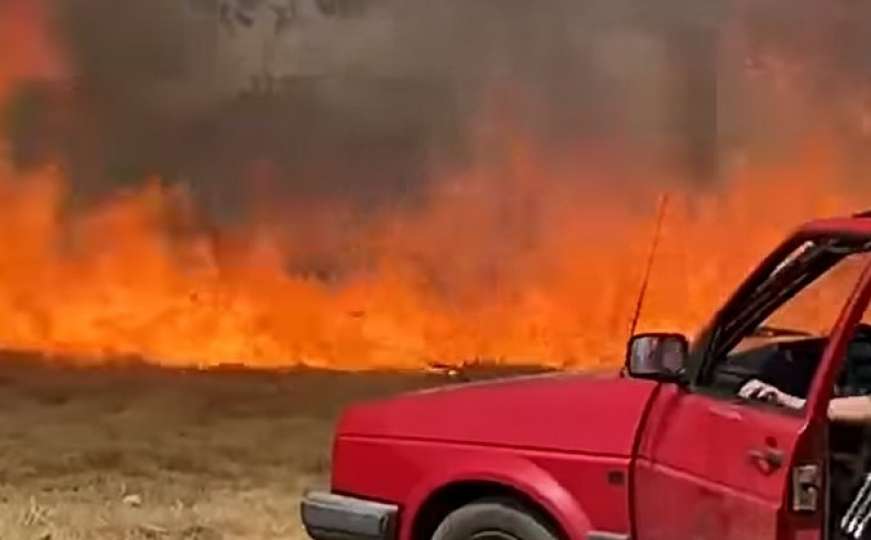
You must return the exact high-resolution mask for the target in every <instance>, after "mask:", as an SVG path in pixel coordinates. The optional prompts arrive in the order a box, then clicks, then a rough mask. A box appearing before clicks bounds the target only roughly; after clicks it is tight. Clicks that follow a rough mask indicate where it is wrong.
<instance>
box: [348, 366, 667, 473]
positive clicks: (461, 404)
mask: <svg viewBox="0 0 871 540" xmlns="http://www.w3.org/2000/svg"><path fill="white" fill-rule="evenodd" d="M655 387H656V383H654V382H651V381H641V380H636V379H628V378H621V377H618V376H617V375H616V374H607V375H581V374H555V375H553V374H551V375H545V376H541V375H538V376H531V377H520V378H515V379H506V380H502V381H491V382H486V383H469V384H460V385H456V386H449V387H443V388H439V389H435V390H425V391H421V392H414V393H410V394H405V395H402V396H399V397H396V398H393V399H388V400H383V401H377V402H371V403H365V404H361V405H357V406H354V407H351V408H350V409H348V410H347V411H346V412H345V414H344V415H343V417H342V420H341V421H340V423H339V428H338V435H339V436H340V437H341V436H345V437H347V436H364V437H379V438H397V439H412V440H429V441H440V442H448V443H458V444H477V445H489V446H502V447H511V448H524V449H538V450H560V451H569V452H583V453H593V454H599V455H610V456H627V455H630V454H631V452H632V446H633V442H634V439H635V434H636V431H637V429H638V424H639V421H640V419H641V417H642V415H643V411H644V409H645V407H646V404H647V402H648V401H649V399H650V397H651V394H652V392H653V390H654V388H655Z"/></svg>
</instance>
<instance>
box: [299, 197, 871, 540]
mask: <svg viewBox="0 0 871 540" xmlns="http://www.w3.org/2000/svg"><path fill="white" fill-rule="evenodd" d="M869 251H871V214H860V215H857V216H854V217H850V218H842V219H832V220H825V221H817V222H812V223H810V224H807V225H805V226H803V227H801V228H800V229H799V230H798V231H797V232H796V233H795V234H793V235H792V236H790V237H789V238H788V239H787V240H786V241H785V242H784V243H783V244H781V245H780V246H779V247H778V248H777V249H776V250H775V251H774V252H773V253H772V254H771V255H770V256H769V257H768V258H766V259H765V260H764V261H763V262H762V263H761V264H760V266H759V267H758V268H757V269H756V270H755V271H754V272H752V273H751V274H750V276H749V277H748V278H747V280H746V281H745V282H744V283H743V284H742V285H741V286H740V287H739V288H738V290H737V291H736V292H735V293H734V295H733V296H732V297H731V298H730V299H728V301H727V302H726V303H725V304H724V306H723V307H722V309H721V310H720V311H719V312H717V313H716V314H715V316H714V317H713V319H712V320H711V322H710V323H709V324H708V325H707V326H706V327H705V329H704V330H703V331H702V332H701V333H700V334H699V335H698V337H697V338H696V339H694V340H693V342H692V344H691V345H690V344H689V342H688V340H687V339H685V338H684V337H683V336H680V335H677V334H645V335H638V336H635V337H633V338H632V340H631V341H630V343H629V346H628V351H627V361H626V366H625V368H624V369H623V370H622V371H621V372H620V373H615V374H610V375H602V374H571V373H559V374H549V375H536V376H529V377H519V378H514V379H506V380H500V381H491V382H487V383H468V384H458V385H455V386H449V387H445V388H440V389H436V390H428V391H422V392H417V393H413V394H409V395H404V396H400V397H398V398H393V399H389V400H385V401H380V402H373V403H366V404H361V405H358V406H354V407H352V408H350V409H349V410H347V411H346V412H345V414H344V416H343V417H342V419H341V421H340V422H339V425H338V428H337V433H336V438H335V445H334V448H333V470H332V480H331V491H330V492H329V493H327V492H312V493H308V494H307V495H306V497H305V498H304V501H303V503H302V518H303V522H304V525H305V527H306V529H307V531H308V533H309V535H310V536H312V537H313V538H314V539H315V540H338V539H353V538H365V539H370V540H429V539H430V538H432V539H434V540H534V539H541V540H585V539H586V540H628V539H630V538H631V539H635V540H677V539H683V538H686V539H700V540H701V539H705V540H725V539H734V540H748V539H751V538H766V539H775V538H777V539H807V540H810V539H817V538H824V537H828V536H829V535H830V532H831V534H840V527H839V524H840V523H841V522H842V521H843V522H850V523H851V524H852V525H855V526H854V527H853V530H854V531H855V530H856V529H857V528H858V527H860V526H861V528H862V529H864V525H866V524H868V521H869V520H871V488H868V487H867V486H866V490H867V491H868V492H869V493H867V494H863V493H858V495H857V492H862V491H863V490H862V489H860V488H861V486H862V481H863V475H864V474H865V471H867V465H868V463H867V461H868V460H867V455H868V446H869V444H868V443H869V442H871V439H869V438H867V437H864V432H863V429H864V428H863V427H862V426H848V425H845V426H836V425H833V424H830V423H829V421H828V419H827V405H828V402H829V401H830V399H833V396H837V395H839V394H850V395H861V394H865V393H871V326H866V325H865V324H864V323H863V322H862V321H863V319H864V318H865V317H866V311H868V304H869V298H871V257H869ZM679 301H680V299H679V298H676V299H675V302H679ZM751 380H759V381H764V382H765V383H768V384H771V385H773V386H776V387H777V388H779V389H781V390H783V391H784V392H787V393H790V394H792V395H794V396H797V397H799V398H802V399H803V400H804V401H802V403H803V406H802V407H801V408H800V409H791V408H785V407H782V406H778V405H776V404H774V403H771V402H769V401H762V400H756V399H752V398H749V399H748V398H742V397H739V395H738V390H739V389H740V388H741V387H742V386H743V385H744V384H746V383H747V382H748V381H751ZM869 399H871V398H869ZM863 497H865V498H867V499H868V500H867V501H865V500H864V499H863ZM851 501H852V502H853V503H854V504H852V506H851V504H850V502H851ZM857 502H858V505H857V504H855V503H857ZM848 506H849V507H850V508H849V511H848ZM851 520H852V521H851ZM869 528H871V527H869ZM858 537H859V536H857V538H858Z"/></svg>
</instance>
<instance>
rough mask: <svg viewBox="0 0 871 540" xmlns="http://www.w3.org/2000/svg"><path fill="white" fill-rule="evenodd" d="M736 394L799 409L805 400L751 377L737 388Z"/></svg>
mask: <svg viewBox="0 0 871 540" xmlns="http://www.w3.org/2000/svg"><path fill="white" fill-rule="evenodd" d="M738 396H740V397H742V398H744V399H755V400H758V401H764V402H767V403H773V404H775V405H780V406H782V407H789V408H790V409H801V408H802V407H804V404H805V400H803V399H801V398H798V397H795V396H791V395H789V394H787V393H785V392H781V391H780V390H778V389H777V388H776V387H774V386H772V385H770V384H768V383H764V382H762V381H760V380H759V379H752V380H750V381H748V382H747V383H746V384H745V385H744V386H742V387H741V389H740V390H738Z"/></svg>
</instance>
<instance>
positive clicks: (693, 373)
mask: <svg viewBox="0 0 871 540" xmlns="http://www.w3.org/2000/svg"><path fill="white" fill-rule="evenodd" d="M838 236H840V235H838V234H831V233H830V234H824V235H818V234H817V235H814V234H802V233H799V234H796V235H793V236H792V237H790V238H789V239H787V240H786V241H785V242H783V244H781V246H779V248H778V249H776V250H775V251H774V252H773V253H772V254H771V255H770V256H769V257H768V258H767V259H766V260H765V261H763V263H762V264H761V265H760V266H759V268H758V269H757V271H756V272H754V273H753V274H751V276H750V277H748V279H747V280H746V281H745V282H744V284H743V285H742V286H741V287H740V288H739V289H738V291H736V293H735V294H734V295H733V297H732V298H730V300H729V302H727V303H726V304H725V306H724V309H723V310H721V313H719V314H718V316H717V317H716V318H715V319H714V322H713V324H712V326H711V328H715V327H716V325H718V324H721V323H722V322H723V320H722V317H721V315H722V314H723V313H726V312H728V311H727V310H728V309H729V307H730V306H735V305H736V304H738V303H740V302H741V301H743V300H744V299H745V298H746V296H747V295H748V294H749V293H750V292H751V291H753V290H754V288H755V286H756V285H757V284H758V283H759V280H760V279H764V277H765V276H766V275H770V273H771V272H772V271H773V268H774V267H775V266H776V265H777V264H779V263H780V261H783V260H785V259H786V257H787V256H788V255H789V253H790V252H791V251H792V250H794V249H795V248H797V247H799V246H800V245H801V244H802V243H803V242H806V241H808V240H817V239H819V238H820V237H823V238H826V237H831V238H837V237H838ZM829 270H830V269H829ZM827 271H828V270H827ZM787 301H789V299H786V300H784V302H782V303H781V304H780V305H783V304H784V303H785V302H787ZM869 301H871V262H869V263H866V265H865V267H864V268H863V269H862V272H861V276H860V278H859V280H858V282H857V283H856V284H855V285H854V287H853V289H852V292H851V293H850V295H849V296H848V297H847V298H846V299H845V301H844V305H843V308H842V309H841V311H840V313H839V316H838V318H837V320H836V322H835V324H834V325H833V328H832V331H831V333H830V336H829V339H828V341H827V344H826V347H825V349H824V352H823V355H822V357H821V360H820V364H819V367H818V369H817V371H816V373H815V375H814V378H813V381H812V383H811V389H810V392H809V394H808V400H807V404H806V407H805V408H804V409H803V410H802V411H796V413H794V414H792V413H789V412H788V411H782V410H781V411H777V412H775V411H765V410H764V409H765V408H767V407H766V406H764V405H757V404H751V403H746V402H745V403H740V404H739V403H736V402H734V400H732V401H730V400H729V399H727V398H726V397H724V396H722V395H713V394H712V393H711V392H706V391H705V390H706V388H705V387H701V386H698V385H696V384H693V383H695V382H696V381H697V380H698V377H699V376H700V375H701V374H702V373H703V372H704V369H705V368H706V367H708V364H709V363H710V362H713V361H714V359H712V358H708V357H706V356H702V357H701V358H699V359H697V362H698V364H697V365H696V366H691V370H690V377H691V383H690V384H689V385H685V386H682V387H679V386H676V385H661V386H660V388H659V390H658V392H657V394H656V396H655V397H654V398H653V399H652V400H651V406H650V409H649V411H648V415H647V420H646V422H645V424H646V425H645V426H644V427H643V428H642V429H643V432H642V433H641V434H640V435H639V444H638V452H637V456H636V465H635V468H634V474H633V475H634V476H635V477H636V486H635V487H636V488H637V491H636V494H635V498H634V500H633V513H634V514H635V517H636V518H640V519H641V523H640V524H638V523H637V520H635V521H636V524H637V527H636V530H635V533H636V534H635V535H634V537H635V538H638V539H639V540H647V539H648V538H650V539H651V540H658V538H659V536H658V535H657V534H655V533H653V534H651V533H650V531H649V530H642V529H643V528H644V527H649V526H650V525H651V523H647V524H645V523H644V520H645V519H646V520H648V521H651V520H655V519H656V518H654V517H652V515H651V514H650V512H647V514H646V515H645V501H643V500H641V498H643V497H648V498H650V497H654V496H655V494H654V493H648V494H646V495H645V493H644V489H645V486H642V485H640V483H641V482H643V481H645V480H646V479H647V480H648V481H649V480H650V479H654V480H655V479H657V478H659V479H660V480H662V478H663V476H662V475H663V474H665V475H669V474H670V475H672V476H673V480H672V481H673V482H678V484H675V485H680V484H679V482H688V483H693V482H696V483H699V485H701V484H702V483H704V481H705V480H706V479H705V478H702V477H700V476H695V477H693V475H692V474H691V473H692V472H693V471H680V470H674V469H672V470H670V469H669V468H668V467H669V465H670V464H667V463H660V462H659V459H658V454H657V447H656V444H657V441H656V433H657V431H658V430H661V429H664V427H663V426H664V424H663V422H665V421H666V420H669V419H671V420H674V419H675V415H676V414H679V413H680V411H681V405H680V403H682V402H683V403H684V404H687V403H693V400H695V403H693V405H692V407H691V408H692V411H691V414H690V416H687V418H688V419H689V420H687V421H690V422H693V423H696V424H698V423H699V422H700V421H701V420H702V416H700V414H701V413H699V412H698V411H699V410H701V409H702V408H708V409H709V410H710V411H711V412H712V416H710V419H711V422H710V424H712V425H717V422H719V421H720V420H722V419H724V418H727V417H730V416H731V417H732V418H733V419H735V420H738V419H740V420H744V421H748V420H747V417H748V416H749V417H750V418H751V420H750V422H756V423H754V424H753V426H756V425H760V426H766V427H767V428H771V427H775V426H776V428H777V429H778V430H781V431H780V433H781V435H784V436H786V438H789V434H790V433H791V432H792V431H794V438H793V439H792V440H791V441H790V443H789V444H787V448H784V449H783V451H784V452H785V454H784V455H783V456H782V459H783V464H782V467H783V469H782V474H781V475H780V476H778V477H776V478H775V479H772V482H783V484H782V486H781V487H780V488H779V489H780V493H781V495H780V497H779V504H778V506H777V508H776V516H766V517H771V518H773V519H774V520H775V521H774V525H773V526H774V531H775V534H776V537H777V538H778V539H781V538H783V539H803V540H804V539H811V538H813V539H818V538H822V537H824V536H825V531H826V527H825V525H826V519H827V501H828V492H829V490H828V485H827V476H828V475H827V470H826V465H827V451H828V420H827V414H826V413H827V409H828V403H829V400H830V399H831V397H832V388H833V385H834V381H835V377H836V376H837V374H838V372H839V369H840V367H841V365H842V364H843V361H844V356H845V353H846V348H847V346H848V343H849V339H850V336H851V335H852V333H853V331H854V329H855V328H856V326H857V325H858V323H859V321H860V319H861V317H862V315H863V314H864V312H865V310H866V309H867V307H868V304H869ZM778 307H779V306H778ZM706 345H707V344H703V346H706ZM693 368H694V369H693ZM696 409H698V410H696ZM684 412H685V413H686V411H684ZM742 413H743V414H742ZM693 415H694V416H693ZM717 415H719V416H720V420H717ZM770 415H778V416H770ZM722 425H725V424H722ZM711 427H714V426H711ZM748 428H752V426H748ZM672 429H673V428H672ZM676 432H677V433H676V434H680V429H677V430H676ZM739 433H740V432H739ZM748 433H749V432H748ZM761 434H762V433H760V435H761ZM682 436H683V437H686V436H687V434H686V433H684V434H682ZM765 440H766V441H768V440H769V439H768V438H766V439H765ZM671 442H672V443H674V442H675V441H671ZM660 444H661V441H660ZM666 444H668V441H666ZM687 444H688V446H689V448H688V449H687V451H692V450H693V448H692V447H693V446H694V445H693V444H692V443H691V442H688V443H687ZM695 446H698V445H695ZM696 449H697V450H702V449H703V448H696ZM668 451H669V452H672V453H674V452H677V454H672V455H679V452H680V450H679V449H677V448H673V449H670V450H668ZM760 457H763V458H764V456H760ZM678 459H680V458H678ZM696 465H697V466H698V462H696ZM808 467H810V468H815V469H813V470H816V471H817V477H816V479H815V481H816V482H817V485H816V489H818V490H820V493H818V508H817V510H816V511H815V512H812V513H811V512H805V513H802V512H796V511H793V510H792V505H793V504H794V502H795V501H794V500H793V499H794V498H795V496H796V493H797V491H796V490H797V489H798V487H799V484H797V481H798V480H797V476H796V475H797V472H798V471H800V470H802V468H804V470H810V469H808ZM678 469H679V468H678ZM669 471H670V472H669ZM687 472H690V474H686V473H687ZM695 472H698V471H695ZM682 474H683V475H684V476H683V479H680V478H679V476H680V475H682ZM645 476H646V477H647V478H645ZM668 482H669V481H668V480H666V481H664V482H663V486H666V487H667V485H668ZM767 487H768V489H774V488H776V484H775V483H772V484H771V485H769V486H767ZM703 488H704V489H707V490H714V491H717V490H720V495H722V496H721V497H720V499H719V502H718V501H717V499H716V498H715V499H711V500H712V501H714V502H713V503H712V504H723V502H724V501H726V502H728V498H729V497H731V496H739V495H741V493H740V488H739V487H738V486H735V485H726V486H724V485H714V486H703ZM802 489H804V487H802ZM745 495H746V494H745ZM768 495H769V497H770V499H769V501H768V503H774V502H776V497H774V492H769V493H768ZM646 502H647V503H648V506H649V504H650V500H648V501H646ZM660 504H661V503H660ZM702 506H704V504H703V503H702ZM739 506H740V505H739ZM711 508H713V509H714V510H719V509H718V508H714V507H709V508H708V509H709V510H710V509H711ZM701 510H703V511H704V508H701ZM773 510H775V509H773V508H769V511H773ZM654 514H655V513H654ZM673 519H674V517H673ZM698 523H700V524H701V525H697V528H696V529H694V530H696V531H698V530H702V529H704V527H705V524H706V522H705V521H704V520H702V521H700V522H698ZM660 526H661V527H663V529H661V531H662V532H664V531H665V530H667V529H668V528H669V525H668V524H667V523H666V524H660ZM675 526H676V527H679V525H675ZM699 526H700V527H702V529H698V527H699ZM771 528H772V523H771V522H766V523H765V524H764V526H762V528H761V529H760V530H766V531H771ZM692 530H693V529H688V530H687V531H685V532H687V533H689V534H691V535H694V536H699V533H698V532H692ZM680 532H681V530H680V529H679V528H675V529H673V530H672V531H671V533H672V536H673V535H674V534H675V533H680ZM662 536H663V537H665V536H667V535H662ZM701 536H702V537H706V538H730V536H728V535H724V536H720V537H718V536H717V535H716V534H713V533H712V534H708V535H706V534H705V533H704V532H702V533H701Z"/></svg>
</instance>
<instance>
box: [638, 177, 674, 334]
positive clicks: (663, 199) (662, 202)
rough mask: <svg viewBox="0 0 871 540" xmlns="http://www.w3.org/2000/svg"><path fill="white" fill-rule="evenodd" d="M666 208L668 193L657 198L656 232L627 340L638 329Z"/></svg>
mask: <svg viewBox="0 0 871 540" xmlns="http://www.w3.org/2000/svg"><path fill="white" fill-rule="evenodd" d="M667 207H668V193H664V194H663V195H661V196H660V197H659V205H658V210H657V213H656V214H657V215H656V230H655V232H654V233H653V245H652V246H651V248H650V254H649V255H648V257H647V268H646V269H645V270H644V281H642V282H641V291H639V294H638V302H637V303H636V304H635V314H634V315H633V317H632V327H631V328H630V329H629V338H630V339H631V338H632V336H634V335H635V330H637V328H638V319H640V318H641V309H642V308H643V307H644V297H645V296H647V285H648V284H649V283H650V274H651V271H652V270H653V260H654V258H655V257H656V249H657V248H658V247H659V238H660V236H661V235H662V223H663V221H665V210H666V208H667Z"/></svg>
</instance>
